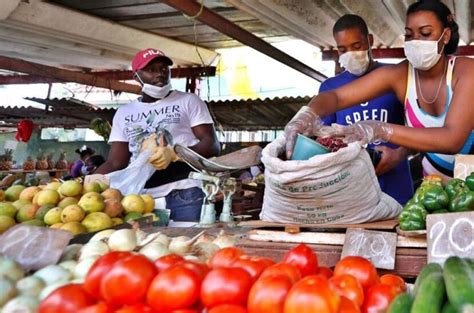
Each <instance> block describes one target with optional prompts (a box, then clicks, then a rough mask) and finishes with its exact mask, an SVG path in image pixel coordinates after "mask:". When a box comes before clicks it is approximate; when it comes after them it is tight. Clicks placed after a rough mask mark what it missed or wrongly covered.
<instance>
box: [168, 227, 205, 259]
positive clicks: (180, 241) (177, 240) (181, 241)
mask: <svg viewBox="0 0 474 313" xmlns="http://www.w3.org/2000/svg"><path fill="white" fill-rule="evenodd" d="M204 233H205V231H202V232H200V233H199V234H197V235H196V236H194V237H193V238H189V237H187V236H179V237H174V238H173V239H171V242H170V245H169V247H168V249H169V250H170V251H171V253H177V254H186V253H189V252H190V251H191V248H192V246H193V244H194V243H195V242H196V241H197V240H198V239H199V237H201V236H202V235H203V234H204Z"/></svg>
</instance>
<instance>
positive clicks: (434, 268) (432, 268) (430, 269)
mask: <svg viewBox="0 0 474 313" xmlns="http://www.w3.org/2000/svg"><path fill="white" fill-rule="evenodd" d="M442 272H443V268H442V267H441V265H439V264H438V263H429V264H427V265H425V267H423V268H422V269H421V272H420V274H418V277H417V278H416V280H415V286H414V287H413V294H414V295H415V296H416V295H417V293H418V289H419V288H420V284H421V282H422V281H423V280H424V279H425V278H426V277H427V276H428V275H429V274H431V273H442Z"/></svg>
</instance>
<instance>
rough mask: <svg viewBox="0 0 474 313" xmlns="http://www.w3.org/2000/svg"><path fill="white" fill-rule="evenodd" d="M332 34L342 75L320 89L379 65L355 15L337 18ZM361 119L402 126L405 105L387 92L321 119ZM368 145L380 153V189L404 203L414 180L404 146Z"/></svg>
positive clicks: (369, 37)
mask: <svg viewBox="0 0 474 313" xmlns="http://www.w3.org/2000/svg"><path fill="white" fill-rule="evenodd" d="M333 36H334V40H335V41H336V44H337V49H338V53H339V63H340V64H341V65H342V66H343V67H344V68H345V71H344V72H342V73H341V74H339V75H337V76H335V77H332V78H329V79H327V80H326V81H324V82H323V83H322V84H321V86H320V88H319V92H323V91H327V90H331V89H336V88H338V87H341V86H343V85H345V84H348V83H350V82H352V81H353V80H356V79H357V78H359V77H360V76H363V75H365V74H366V73H368V72H370V71H372V70H373V69H375V68H377V67H379V66H386V65H387V64H382V63H379V62H376V61H374V59H373V58H372V53H371V50H370V47H371V46H372V44H373V37H372V34H369V31H368V28H367V24H366V23H365V21H364V20H363V19H362V18H361V17H360V16H358V15H352V14H347V15H344V16H342V17H341V18H340V19H338V20H337V22H336V24H334V27H333ZM361 120H362V121H363V120H380V121H383V122H386V123H394V124H400V125H404V124H405V120H404V107H403V104H402V103H400V102H399V101H398V100H397V98H396V96H395V94H393V93H387V94H385V95H383V96H381V97H378V98H374V99H372V100H370V101H369V102H366V103H361V104H360V105H359V106H354V107H351V108H348V109H345V110H341V111H339V112H336V113H335V114H333V115H330V116H328V117H326V118H325V119H324V123H325V124H326V125H330V124H332V123H337V124H341V125H350V124H353V123H355V122H358V121H361ZM369 148H371V149H375V150H377V151H379V152H381V159H380V162H379V163H378V164H377V165H376V167H375V173H376V174H377V176H378V179H379V183H380V187H381V188H382V191H384V192H385V193H387V194H388V195H390V196H392V197H393V198H394V199H396V200H397V201H398V202H399V203H400V204H402V205H404V204H405V203H406V202H407V201H408V200H409V199H410V198H411V197H412V195H413V181H412V178H411V174H410V168H409V164H408V160H407V156H408V154H409V151H407V150H406V149H405V148H402V147H398V146H395V145H393V144H390V143H384V144H380V145H377V146H374V145H371V146H370V147H369Z"/></svg>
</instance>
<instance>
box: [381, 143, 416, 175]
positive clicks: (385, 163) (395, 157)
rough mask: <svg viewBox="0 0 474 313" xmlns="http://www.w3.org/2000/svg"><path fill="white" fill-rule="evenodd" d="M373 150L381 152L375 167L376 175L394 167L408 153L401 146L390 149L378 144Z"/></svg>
mask: <svg viewBox="0 0 474 313" xmlns="http://www.w3.org/2000/svg"><path fill="white" fill-rule="evenodd" d="M375 150H377V151H379V152H381V159H380V162H379V163H378V164H377V166H376V167H375V174H377V176H380V175H383V174H385V173H387V172H388V171H390V170H392V169H394V168H395V167H396V166H397V165H398V164H400V162H402V161H403V160H405V159H406V158H407V156H408V154H409V151H408V150H407V149H406V148H403V147H399V148H397V149H392V148H389V147H386V146H378V147H376V148H375Z"/></svg>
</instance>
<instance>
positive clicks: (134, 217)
mask: <svg viewBox="0 0 474 313" xmlns="http://www.w3.org/2000/svg"><path fill="white" fill-rule="evenodd" d="M142 217H143V214H141V213H138V212H130V213H127V215H125V217H124V218H123V220H124V221H125V222H128V221H133V220H138V219H139V218H142Z"/></svg>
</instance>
